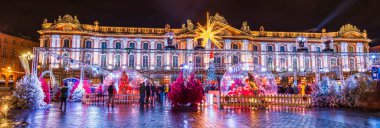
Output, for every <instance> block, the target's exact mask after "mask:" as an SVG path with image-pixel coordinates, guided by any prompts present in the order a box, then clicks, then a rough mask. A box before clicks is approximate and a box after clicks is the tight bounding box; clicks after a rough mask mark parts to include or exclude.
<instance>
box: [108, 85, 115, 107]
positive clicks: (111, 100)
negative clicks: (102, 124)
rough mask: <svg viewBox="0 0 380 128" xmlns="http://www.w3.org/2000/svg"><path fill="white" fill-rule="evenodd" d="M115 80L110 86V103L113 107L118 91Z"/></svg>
mask: <svg viewBox="0 0 380 128" xmlns="http://www.w3.org/2000/svg"><path fill="white" fill-rule="evenodd" d="M114 84H115V82H111V84H110V85H109V86H108V105H107V106H109V105H110V104H111V106H112V107H114V106H115V93H116V88H115V85H114Z"/></svg>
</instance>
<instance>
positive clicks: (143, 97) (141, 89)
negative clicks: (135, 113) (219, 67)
mask: <svg viewBox="0 0 380 128" xmlns="http://www.w3.org/2000/svg"><path fill="white" fill-rule="evenodd" d="M144 100H145V82H142V83H141V84H140V104H144Z"/></svg>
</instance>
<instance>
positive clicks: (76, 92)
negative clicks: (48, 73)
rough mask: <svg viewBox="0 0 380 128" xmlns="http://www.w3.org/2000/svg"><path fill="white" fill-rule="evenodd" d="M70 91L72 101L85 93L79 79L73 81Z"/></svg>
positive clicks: (80, 97) (78, 99) (80, 98)
mask: <svg viewBox="0 0 380 128" xmlns="http://www.w3.org/2000/svg"><path fill="white" fill-rule="evenodd" d="M70 93H71V95H70V96H71V97H70V99H71V100H72V101H81V100H82V97H83V94H84V93H85V90H84V88H83V82H82V81H81V82H79V83H75V84H74V87H73V88H72V90H71V91H70Z"/></svg>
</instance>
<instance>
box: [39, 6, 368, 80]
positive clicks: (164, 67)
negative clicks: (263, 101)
mask: <svg viewBox="0 0 380 128" xmlns="http://www.w3.org/2000/svg"><path fill="white" fill-rule="evenodd" d="M207 20H209V21H210V22H211V23H213V24H214V28H215V29H218V28H219V29H220V31H219V32H218V33H217V34H216V36H219V37H220V38H218V39H217V41H218V42H219V43H220V44H221V46H220V47H216V46H215V44H214V43H213V41H212V40H209V42H208V43H205V44H206V45H204V46H203V47H202V46H200V44H201V42H202V40H196V39H195V36H197V35H196V31H197V29H199V26H202V24H199V26H198V25H196V24H194V23H193V22H192V21H191V20H187V21H185V22H186V23H184V24H182V27H181V28H172V27H171V26H170V25H169V24H166V25H163V28H144V27H112V26H104V25H102V24H101V22H98V21H94V22H93V24H84V23H81V22H80V21H79V20H78V18H77V17H76V16H74V17H72V16H70V15H65V16H63V17H61V16H59V17H58V19H56V20H54V21H52V22H49V21H48V20H47V19H45V20H44V21H43V23H42V29H41V30H39V31H38V33H39V34H40V35H41V36H40V47H39V48H35V51H34V52H36V54H38V56H37V57H38V69H39V71H43V70H46V69H47V68H49V67H50V68H53V70H54V72H55V74H62V77H65V73H66V74H67V71H65V70H63V69H65V68H70V69H71V70H76V69H79V68H81V66H84V65H81V64H77V63H73V62H74V61H76V62H77V61H79V62H83V63H84V64H86V65H92V66H96V67H99V68H101V69H104V70H108V71H112V70H116V69H125V68H130V69H135V70H137V71H139V72H141V73H143V74H144V75H146V76H147V77H151V78H168V77H169V78H172V79H173V76H176V74H178V70H179V69H180V67H181V65H182V64H185V63H193V64H194V65H195V67H196V69H197V71H198V72H199V73H200V74H205V73H206V71H207V69H208V67H209V64H210V62H209V61H210V54H211V52H213V54H214V64H215V66H216V67H217V72H218V74H219V76H222V75H223V72H224V71H225V70H228V68H229V67H231V66H232V65H234V64H237V63H254V64H257V65H262V66H264V67H266V68H265V69H263V70H269V71H272V72H273V74H275V76H278V77H279V79H281V78H280V77H284V76H288V77H291V79H293V74H295V73H297V74H299V75H298V76H299V78H297V79H301V78H302V79H310V80H312V81H313V80H315V77H313V76H314V75H315V74H316V73H321V72H323V73H325V74H326V73H328V72H336V71H340V72H343V74H349V73H353V72H365V71H367V70H368V68H369V67H370V66H371V65H372V63H373V60H371V54H370V53H369V45H368V44H369V43H370V42H371V40H370V39H368V38H367V32H366V30H363V31H362V30H360V29H359V28H357V27H356V26H353V25H351V24H347V25H343V26H342V27H341V28H340V29H339V30H338V31H328V30H326V29H322V30H321V31H320V32H285V31H271V30H265V28H264V26H261V27H259V28H250V27H249V23H247V22H243V23H242V26H241V27H238V28H237V27H234V26H231V25H230V24H229V23H228V22H227V20H226V19H225V18H224V17H223V16H221V15H219V14H218V13H216V14H215V15H213V16H207ZM197 47H198V48H197ZM199 47H201V48H199ZM47 53H54V54H56V55H62V56H63V57H66V58H69V59H59V57H56V56H52V55H51V54H47ZM67 60H68V61H67ZM73 74H75V73H73ZM287 74H288V75H287ZM74 76H75V77H78V76H77V74H76V75H74ZM86 77H87V78H88V79H95V78H93V77H94V76H86ZM205 77H206V75H200V78H201V79H206V78H205ZM289 81H291V80H289Z"/></svg>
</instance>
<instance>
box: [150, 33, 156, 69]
mask: <svg viewBox="0 0 380 128" xmlns="http://www.w3.org/2000/svg"><path fill="white" fill-rule="evenodd" d="M155 42H156V41H155V40H150V49H151V50H150V51H155V49H156V48H155ZM153 49H154V50H153ZM154 55H155V53H153V52H152V53H150V57H149V60H150V70H154V67H155V65H156V63H154V62H155V58H156V57H154Z"/></svg>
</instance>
